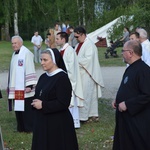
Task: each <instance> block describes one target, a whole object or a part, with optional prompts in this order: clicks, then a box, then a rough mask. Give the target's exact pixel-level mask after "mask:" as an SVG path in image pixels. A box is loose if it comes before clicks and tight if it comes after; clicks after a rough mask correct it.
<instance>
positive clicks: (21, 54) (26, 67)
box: [8, 36, 37, 132]
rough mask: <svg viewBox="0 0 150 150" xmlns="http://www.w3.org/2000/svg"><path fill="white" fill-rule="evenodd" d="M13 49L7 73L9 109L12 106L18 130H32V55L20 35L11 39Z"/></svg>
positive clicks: (34, 77) (33, 73) (33, 80)
mask: <svg viewBox="0 0 150 150" xmlns="http://www.w3.org/2000/svg"><path fill="white" fill-rule="evenodd" d="M11 42H12V48H13V50H14V52H13V54H12V58H11V62H10V69H9V75H8V104H9V111H11V110H12V109H13V108H14V111H15V114H16V119H17V131H18V132H32V128H33V110H32V107H31V103H32V100H33V96H34V91H35V85H36V83H37V79H36V73H35V67H34V55H33V54H32V52H31V51H30V50H29V49H27V48H26V47H25V46H23V40H22V38H21V37H20V36H13V37H12V39H11Z"/></svg>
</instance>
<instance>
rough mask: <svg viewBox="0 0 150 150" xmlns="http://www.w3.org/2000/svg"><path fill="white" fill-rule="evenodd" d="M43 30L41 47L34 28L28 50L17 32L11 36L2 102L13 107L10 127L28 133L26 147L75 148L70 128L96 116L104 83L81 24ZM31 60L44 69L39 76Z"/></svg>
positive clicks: (39, 38)
mask: <svg viewBox="0 0 150 150" xmlns="http://www.w3.org/2000/svg"><path fill="white" fill-rule="evenodd" d="M67 32H69V34H68V33H67ZM46 36H47V37H46V39H45V41H44V43H45V45H46V49H45V50H42V48H41V47H42V43H43V39H42V37H41V36H40V35H39V33H38V31H37V30H36V31H35V32H34V36H33V37H32V38H31V43H32V44H33V50H34V55H33V54H32V52H31V51H30V50H29V49H28V48H27V47H25V46H24V45H23V39H22V38H21V37H20V36H13V37H12V38H11V43H12V49H13V51H14V52H13V54H12V58H11V61H10V69H9V74H8V88H7V92H8V108H9V111H12V110H14V111H15V115H16V120H17V128H16V131H17V132H26V133H33V138H32V148H31V149H32V150H41V149H43V150H49V149H53V150H60V149H61V150H78V149H79V148H78V141H77V137H76V132H75V128H80V126H81V123H87V122H89V121H90V122H91V121H94V122H95V121H96V122H97V121H99V112H98V98H100V97H101V96H102V92H101V88H102V87H104V83H103V78H102V74H101V68H100V64H99V60H98V51H97V48H96V46H95V44H94V43H93V42H92V41H91V40H90V39H89V38H88V37H87V36H86V30H85V29H84V28H83V27H77V28H75V29H74V28H73V27H72V26H71V27H68V29H67V28H66V29H65V26H64V24H63V30H60V29H59V25H58V24H55V27H54V29H53V28H50V29H49V30H48V33H47V34H46ZM34 62H35V63H41V66H42V68H43V70H44V71H45V73H43V74H42V75H41V76H40V77H39V80H37V77H36V71H35V65H34ZM1 97H2V95H1V91H0V98H1ZM58 143H59V144H58Z"/></svg>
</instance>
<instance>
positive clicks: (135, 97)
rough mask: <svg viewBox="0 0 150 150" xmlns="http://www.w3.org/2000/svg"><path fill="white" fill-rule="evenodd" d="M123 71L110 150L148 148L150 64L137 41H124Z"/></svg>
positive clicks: (113, 104)
mask: <svg viewBox="0 0 150 150" xmlns="http://www.w3.org/2000/svg"><path fill="white" fill-rule="evenodd" d="M122 55H123V59H124V62H125V63H128V64H129V67H127V69H126V70H125V73H124V75H123V78H122V82H121V85H120V87H119V90H118V93H117V96H116V100H114V101H113V102H112V106H113V108H115V109H116V128H115V134H114V143H113V150H150V67H149V66H148V65H147V64H145V63H144V62H143V61H142V60H141V55H142V47H141V45H140V43H138V42H137V41H128V42H126V43H125V45H124V47H123V50H122Z"/></svg>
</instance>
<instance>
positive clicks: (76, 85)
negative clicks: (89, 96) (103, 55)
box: [60, 43, 84, 107]
mask: <svg viewBox="0 0 150 150" xmlns="http://www.w3.org/2000/svg"><path fill="white" fill-rule="evenodd" d="M61 50H65V51H64V54H63V60H64V63H65V66H66V69H67V73H68V77H69V79H70V82H71V85H72V90H73V93H74V94H75V96H76V97H77V98H78V99H77V106H79V107H82V106H83V99H84V97H83V90H82V84H81V77H80V71H79V64H78V60H77V56H76V54H75V51H74V49H73V48H72V47H71V46H70V45H69V44H68V43H66V44H65V45H64V47H63V48H61ZM61 50H60V51H61ZM71 106H74V100H71Z"/></svg>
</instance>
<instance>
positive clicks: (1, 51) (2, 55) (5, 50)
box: [0, 41, 125, 72]
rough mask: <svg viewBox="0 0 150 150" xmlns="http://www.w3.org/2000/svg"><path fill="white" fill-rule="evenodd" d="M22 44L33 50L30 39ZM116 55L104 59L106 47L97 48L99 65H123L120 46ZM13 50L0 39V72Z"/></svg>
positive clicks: (37, 66)
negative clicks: (115, 56)
mask: <svg viewBox="0 0 150 150" xmlns="http://www.w3.org/2000/svg"><path fill="white" fill-rule="evenodd" d="M24 45H25V46H26V47H27V48H29V49H30V50H31V51H32V52H33V45H32V43H31V42H30V41H24ZM42 49H45V44H44V43H43V45H42ZM116 50H117V54H118V57H117V58H114V57H111V56H110V57H109V58H108V59H105V54H104V53H105V51H106V48H98V54H99V60H100V64H101V66H124V65H125V64H124V63H123V62H122V56H121V48H117V49H116ZM12 53H13V50H12V48H11V42H5V41H0V72H3V71H8V69H9V63H10V60H11V56H12ZM35 66H36V68H39V67H40V64H35Z"/></svg>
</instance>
